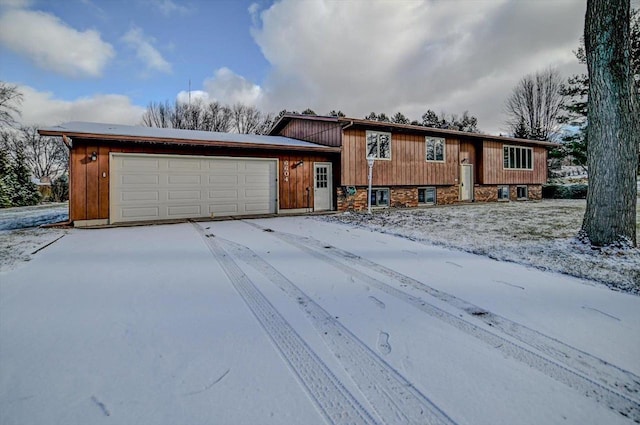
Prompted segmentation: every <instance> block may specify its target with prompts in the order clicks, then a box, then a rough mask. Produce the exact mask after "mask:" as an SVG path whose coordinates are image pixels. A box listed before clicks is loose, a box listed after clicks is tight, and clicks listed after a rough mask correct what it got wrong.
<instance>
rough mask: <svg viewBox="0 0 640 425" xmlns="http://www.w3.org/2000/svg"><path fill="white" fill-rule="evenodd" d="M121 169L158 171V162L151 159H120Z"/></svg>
mask: <svg viewBox="0 0 640 425" xmlns="http://www.w3.org/2000/svg"><path fill="white" fill-rule="evenodd" d="M121 161H122V168H124V169H138V170H143V169H152V170H158V169H159V168H160V161H159V160H157V159H153V158H142V157H138V158H122V160H121Z"/></svg>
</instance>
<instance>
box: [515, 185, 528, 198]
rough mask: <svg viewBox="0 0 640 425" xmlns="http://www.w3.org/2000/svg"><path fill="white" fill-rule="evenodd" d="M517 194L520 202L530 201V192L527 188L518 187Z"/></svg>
mask: <svg viewBox="0 0 640 425" xmlns="http://www.w3.org/2000/svg"><path fill="white" fill-rule="evenodd" d="M516 194H517V199H518V201H526V200H527V199H529V191H528V190H527V186H517V187H516Z"/></svg>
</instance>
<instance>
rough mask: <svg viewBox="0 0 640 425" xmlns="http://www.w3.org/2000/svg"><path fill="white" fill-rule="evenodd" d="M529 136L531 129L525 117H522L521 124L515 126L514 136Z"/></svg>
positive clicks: (519, 137) (524, 137) (525, 137)
mask: <svg viewBox="0 0 640 425" xmlns="http://www.w3.org/2000/svg"><path fill="white" fill-rule="evenodd" d="M529 136H530V135H529V129H528V128H527V124H526V123H525V122H524V117H520V124H518V126H517V127H516V128H515V131H514V132H513V137H517V138H518V139H528V138H529Z"/></svg>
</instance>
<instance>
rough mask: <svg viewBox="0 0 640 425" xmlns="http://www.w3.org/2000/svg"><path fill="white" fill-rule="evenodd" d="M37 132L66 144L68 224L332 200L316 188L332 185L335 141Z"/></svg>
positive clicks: (82, 128) (114, 129)
mask: <svg viewBox="0 0 640 425" xmlns="http://www.w3.org/2000/svg"><path fill="white" fill-rule="evenodd" d="M38 131H39V133H40V134H41V135H44V136H59V137H62V139H63V141H64V143H65V144H66V145H67V146H68V148H69V150H70V157H69V218H70V220H71V221H72V222H73V224H74V225H75V226H102V225H109V224H117V223H132V222H149V221H161V220H162V221H165V220H169V221H171V220H183V219H189V218H211V217H226V216H251V215H263V214H283V213H299V212H311V211H318V210H326V209H332V208H333V206H334V205H336V201H335V199H333V198H334V197H335V195H332V196H329V198H327V197H326V194H325V192H326V191H327V190H328V191H329V193H331V194H334V193H335V191H334V190H333V189H332V188H334V187H336V185H337V184H338V182H339V178H340V176H339V172H340V168H339V167H340V148H337V147H331V146H323V145H319V144H315V143H311V142H306V141H302V140H297V139H291V138H288V137H282V136H262V135H249V134H232V133H215V132H206V131H191V130H177V129H165V128H152V127H134V126H123V125H112V124H98V123H86V122H72V123H67V124H61V125H59V126H55V127H49V128H43V129H39V130H38ZM319 170H320V171H319ZM323 170H328V173H329V174H327V175H325V174H326V173H327V171H323ZM321 171H322V172H321ZM316 198H317V199H316Z"/></svg>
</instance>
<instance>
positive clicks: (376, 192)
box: [371, 189, 389, 207]
mask: <svg viewBox="0 0 640 425" xmlns="http://www.w3.org/2000/svg"><path fill="white" fill-rule="evenodd" d="M371 206H372V207H388V206H389V189H371Z"/></svg>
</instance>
